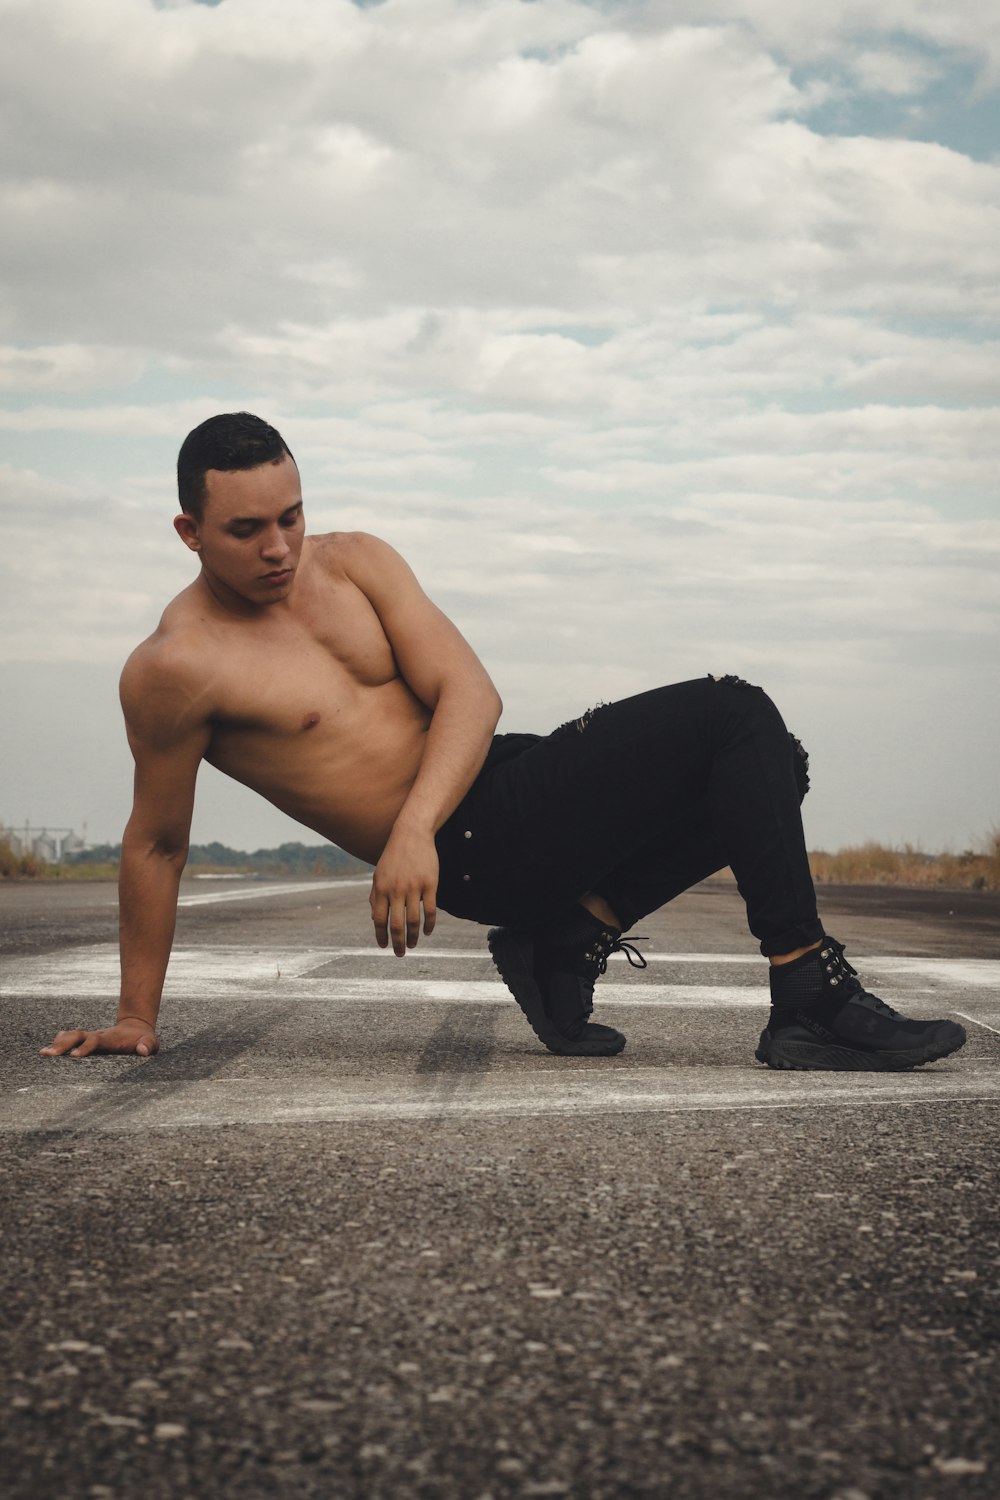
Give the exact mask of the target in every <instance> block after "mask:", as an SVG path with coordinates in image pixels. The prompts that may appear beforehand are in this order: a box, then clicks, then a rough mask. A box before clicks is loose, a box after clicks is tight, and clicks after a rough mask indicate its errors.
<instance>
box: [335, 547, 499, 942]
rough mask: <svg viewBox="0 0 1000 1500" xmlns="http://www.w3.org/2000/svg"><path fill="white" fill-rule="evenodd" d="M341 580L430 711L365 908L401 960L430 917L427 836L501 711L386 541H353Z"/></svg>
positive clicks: (434, 874) (458, 795)
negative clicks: (357, 593) (354, 591)
mask: <svg viewBox="0 0 1000 1500" xmlns="http://www.w3.org/2000/svg"><path fill="white" fill-rule="evenodd" d="M349 548H350V551H349V561H348V567H347V572H348V575H349V576H350V577H351V579H352V580H353V582H355V583H356V584H357V585H358V587H359V588H361V589H362V590H363V591H364V593H365V594H366V595H367V596H368V598H369V599H370V601H371V603H372V606H373V608H374V609H375V611H376V613H377V614H378V616H379V619H380V621H381V623H382V628H383V630H384V631H385V633H386V637H387V639H388V641H389V644H390V646H391V647H392V650H393V654H394V656H395V658H396V662H397V665H398V666H399V670H400V672H401V673H402V675H403V677H404V679H405V680H406V682H407V684H408V685H409V687H410V688H411V689H412V691H413V692H414V693H415V694H416V696H417V697H418V698H419V699H420V701H421V702H422V703H424V704H426V706H427V707H428V708H429V709H430V710H431V722H430V725H429V726H428V730H427V743H426V746H425V748H424V753H423V757H422V759H421V763H420V770H419V771H418V773H417V776H416V778H415V780H414V783H413V786H412V787H411V789H410V792H409V795H408V796H407V798H406V801H405V802H404V803H403V806H402V807H401V809H400V811H399V814H398V816H397V818H396V821H395V823H394V825H393V829H392V832H391V834H390V835H389V839H388V841H387V843H386V845H385V848H384V850H383V851H382V856H381V858H380V859H379V862H378V864H377V865H376V867H375V875H374V878H373V880H372V893H371V908H372V921H373V922H374V924H375V936H376V939H377V941H378V944H379V946H380V947H382V948H385V947H387V946H388V944H389V941H390V939H391V941H392V948H393V952H394V953H395V954H396V956H397V957H398V958H402V957H403V955H404V954H405V952H406V950H407V948H413V947H415V946H416V943H417V938H418V936H419V933H420V913H421V908H422V909H423V927H424V932H425V933H427V934H429V933H430V932H432V931H433V929H434V922H435V918H436V915H437V883H438V858H437V850H436V848H435V845H434V835H435V834H436V833H437V831H438V829H439V828H440V827H441V825H442V824H443V823H445V822H446V821H447V819H448V818H449V817H450V815H451V814H452V813H453V812H454V810H455V808H456V807H457V806H458V804H459V803H460V802H461V800H462V798H463V797H464V796H465V794H466V792H467V791H468V790H469V787H470V786H471V785H472V783H473V782H474V781H475V779H476V777H477V775H478V774H479V771H480V768H481V767H482V764H483V761H484V760H485V758H486V753H487V751H488V750H489V748H490V744H491V743H492V739H493V733H494V731H495V729H496V725H497V720H498V719H499V717H500V711H501V709H502V707H503V704H502V703H501V700H500V695H499V694H498V692H497V690H496V688H495V687H494V686H493V683H492V682H491V680H490V677H489V674H488V673H487V671H486V668H485V667H484V666H483V664H482V662H481V661H480V660H479V658H478V657H477V656H476V653H475V652H474V651H473V649H472V647H471V646H470V645H469V643H468V641H466V640H465V638H464V637H463V636H462V634H461V633H460V631H459V630H458V629H457V628H456V627H455V626H454V625H453V624H452V623H451V621H450V620H449V619H448V617H447V615H445V614H443V613H442V612H441V610H439V609H438V608H437V606H436V605H435V604H433V603H432V602H431V600H430V599H428V597H427V595H426V594H425V593H424V591H423V589H422V588H421V587H420V585H419V583H418V582H417V580H416V578H415V577H414V575H413V573H412V571H411V570H410V568H409V567H408V566H407V564H406V563H405V562H404V561H403V559H402V558H401V557H400V556H399V554H398V553H397V552H395V551H394V550H393V548H392V547H390V546H389V545H388V544H387V543H386V542H382V541H379V540H378V538H377V537H372V536H367V535H355V536H353V537H352V538H351V540H350V543H349Z"/></svg>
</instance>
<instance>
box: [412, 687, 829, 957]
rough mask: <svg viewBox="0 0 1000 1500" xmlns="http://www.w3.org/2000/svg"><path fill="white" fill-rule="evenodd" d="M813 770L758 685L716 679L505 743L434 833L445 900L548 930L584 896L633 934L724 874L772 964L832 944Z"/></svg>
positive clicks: (448, 905) (467, 912)
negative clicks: (809, 832)
mask: <svg viewBox="0 0 1000 1500" xmlns="http://www.w3.org/2000/svg"><path fill="white" fill-rule="evenodd" d="M808 785H809V780H808V776H807V759H806V755H805V752H804V751H803V750H802V748H801V746H800V745H799V743H798V741H797V740H795V739H794V738H793V737H792V736H791V735H790V734H789V733H788V731H787V729H786V728H785V725H784V723H783V721H782V718H781V715H780V714H779V712H778V710H777V708H775V706H774V704H773V703H772V702H771V700H770V698H768V696H767V694H766V693H764V692H763V691H762V690H761V689H760V688H757V687H751V686H750V685H749V684H748V683H745V682H743V681H742V680H741V679H740V678H738V677H724V678H722V679H721V680H720V681H718V682H716V681H715V680H714V679H713V678H712V677H708V678H698V679H697V680H695V681H693V682H681V683H677V684H675V685H674V686H672V687H662V688H655V689H654V690H653V691H652V692H648V693H640V694H639V695H638V696H637V697H635V698H626V699H624V700H623V701H622V702H620V703H609V704H604V705H601V706H600V707H599V708H596V709H593V710H591V711H589V712H588V713H586V714H584V716H583V717H582V718H581V719H578V720H575V721H572V722H570V723H569V724H564V725H562V726H561V727H560V728H559V729H557V730H555V732H554V733H552V734H550V735H548V736H546V737H543V736H540V735H533V734H500V735H497V736H496V738H495V739H494V741H493V744H492V746H491V748H490V751H489V754H488V755H487V758H486V761H485V764H484V765H483V768H482V770H481V771H480V773H479V776H478V777H477V779H476V781H475V782H474V784H473V786H472V788H471V789H470V791H469V792H468V794H467V795H466V796H465V798H464V799H463V800H462V802H461V803H460V804H459V806H458V807H457V808H456V810H455V812H454V813H453V814H452V815H451V817H450V818H449V819H448V821H447V823H445V825H444V827H443V828H442V829H441V831H440V832H439V833H438V836H437V847H438V853H439V856H440V861H441V877H440V884H439V887H438V902H439V904H440V905H441V906H442V907H443V909H444V910H445V911H449V912H451V913H453V915H455V916H457V917H465V918H467V919H469V920H471V921H474V922H490V923H498V924H501V925H505V926H510V925H526V926H531V927H539V926H543V925H545V924H546V923H548V922H549V921H551V920H552V919H553V918H555V917H558V916H559V915H561V914H563V913H565V912H566V911H568V910H569V909H570V908H571V907H572V906H573V905H574V904H575V903H576V902H577V901H579V899H580V897H581V896H583V895H585V894H586V893H587V892H588V891H594V892H597V893H598V894H599V895H601V896H603V897H604V899H605V900H606V901H607V902H608V903H609V904H610V906H611V908H612V910H613V911H614V912H615V913H616V914H617V915H618V917H619V918H620V920H621V923H622V926H623V928H625V929H627V928H629V927H631V926H632V925H633V923H635V922H637V921H638V920H639V919H640V918H641V917H643V916H645V915H646V914H647V913H648V912H651V911H655V910H656V909H657V908H658V907H661V906H663V905H665V904H666V903H667V902H668V901H671V900H672V899H673V898H674V897H675V896H677V895H679V894H680V892H681V891H685V890H688V889H689V887H690V886H692V885H695V884H697V882H698V881H699V880H703V879H705V877H706V876H708V875H711V874H713V873H714V872H715V871H716V870H720V869H722V868H723V867H724V866H726V865H729V866H730V867H731V868H732V871H733V874H734V875H735V877H736V882H737V885H738V887H739V891H740V894H741V895H742V897H743V899H744V901H745V902H746V907H747V921H748V923H749V926H750V930H751V932H752V933H753V934H754V936H755V937H756V938H758V939H759V941H760V947H761V952H762V953H764V954H774V953H789V952H791V951H792V950H793V949H795V948H801V947H806V946H808V945H809V944H810V943H814V942H817V941H818V940H819V938H821V937H822V935H823V928H822V924H821V923H820V921H819V918H818V916H817V914H816V894H815V891H814V889H813V883H812V878H811V876H810V873H809V864H808V860H807V858H806V846H805V839H804V837H803V833H802V819H801V816H800V812H799V806H800V803H801V801H802V798H803V797H804V796H805V793H806V790H807V788H808Z"/></svg>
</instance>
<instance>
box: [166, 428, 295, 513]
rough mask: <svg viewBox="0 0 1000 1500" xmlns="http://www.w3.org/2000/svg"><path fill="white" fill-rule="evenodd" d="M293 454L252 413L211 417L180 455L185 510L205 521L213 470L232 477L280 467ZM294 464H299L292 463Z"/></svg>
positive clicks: (179, 491)
mask: <svg viewBox="0 0 1000 1500" xmlns="http://www.w3.org/2000/svg"><path fill="white" fill-rule="evenodd" d="M286 453H287V454H288V457H289V458H292V451H291V449H290V448H289V446H288V444H287V443H286V442H285V440H284V438H283V437H282V436H281V433H280V432H278V430H277V429H276V428H274V427H271V426H270V425H269V423H267V422H264V421H262V419H261V418H260V417H255V416H253V415H252V413H251V412H248V411H225V412H221V413H220V414H219V416H217V417H209V418H208V420H207V421H206V422H202V423H201V424H200V426H198V427H196V428H195V429H194V431H193V432H189V433H188V435H187V437H186V438H185V439H184V441H183V443H182V444H181V451H180V452H179V453H178V455H177V495H178V498H179V500H180V502H181V510H182V511H184V513H185V514H186V515H189V516H193V517H194V519H195V520H196V521H199V522H200V521H202V520H204V516H205V489H206V475H207V474H208V471H209V469H219V470H220V471H221V472H222V473H224V474H227V473H228V474H231V473H233V472H234V471H236V470H238V469H256V468H259V466H260V465H261V464H278V463H280V462H281V460H282V459H283V458H284V456H285V454H286ZM292 462H293V463H294V462H295V460H294V459H292Z"/></svg>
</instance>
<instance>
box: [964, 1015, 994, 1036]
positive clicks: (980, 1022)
mask: <svg viewBox="0 0 1000 1500" xmlns="http://www.w3.org/2000/svg"><path fill="white" fill-rule="evenodd" d="M953 1014H954V1015H956V1016H960V1017H961V1019H962V1020H963V1021H972V1022H973V1023H974V1024H975V1025H976V1026H982V1027H983V1029H984V1030H985V1031H992V1033H993V1035H994V1036H1000V1028H998V1027H996V1026H991V1025H990V1023H989V1022H988V1021H983V1020H980V1018H979V1016H967V1015H966V1013H965V1011H964V1010H956V1011H954V1012H953Z"/></svg>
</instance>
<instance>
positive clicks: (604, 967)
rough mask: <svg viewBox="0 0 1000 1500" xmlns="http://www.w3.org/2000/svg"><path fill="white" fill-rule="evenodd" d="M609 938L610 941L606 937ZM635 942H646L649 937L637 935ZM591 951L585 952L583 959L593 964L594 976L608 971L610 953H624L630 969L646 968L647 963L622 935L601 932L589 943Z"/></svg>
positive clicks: (596, 976) (597, 976) (599, 975)
mask: <svg viewBox="0 0 1000 1500" xmlns="http://www.w3.org/2000/svg"><path fill="white" fill-rule="evenodd" d="M609 938H610V939H611V940H610V942H609V941H608V939H609ZM635 942H636V943H648V942H649V938H647V937H641V936H637V937H636V938H635ZM591 947H592V949H593V952H588V953H585V954H584V955H583V956H584V959H585V961H586V962H587V963H588V964H594V965H595V966H596V967H595V969H594V978H595V979H599V978H600V977H601V975H602V974H606V973H607V972H608V959H609V958H610V957H611V955H612V953H624V955H625V957H626V958H627V959H628V961H629V967H630V968H632V969H647V968H648V967H649V965H648V964H647V963H646V960H645V958H644V957H643V955H642V954H641V953H640V952H639V950H638V948H636V947H635V946H634V944H633V943H627V942H626V941H625V939H624V938H622V937H612V934H611V933H610V932H602V933H601V935H600V937H599V938H598V939H597V940H596V941H595V942H594V943H592V944H591Z"/></svg>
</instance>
